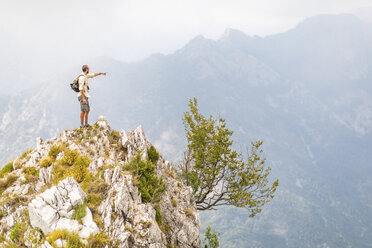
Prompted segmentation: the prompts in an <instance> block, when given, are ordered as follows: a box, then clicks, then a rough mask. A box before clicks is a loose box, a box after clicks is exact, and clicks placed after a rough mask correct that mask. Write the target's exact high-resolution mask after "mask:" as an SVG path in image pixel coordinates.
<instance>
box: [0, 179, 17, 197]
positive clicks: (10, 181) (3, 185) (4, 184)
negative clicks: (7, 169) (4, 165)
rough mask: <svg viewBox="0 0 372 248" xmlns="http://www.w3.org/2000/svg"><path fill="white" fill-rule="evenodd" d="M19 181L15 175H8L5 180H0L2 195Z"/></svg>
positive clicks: (0, 192)
mask: <svg viewBox="0 0 372 248" xmlns="http://www.w3.org/2000/svg"><path fill="white" fill-rule="evenodd" d="M17 179H18V177H17V176H15V175H8V176H7V177H6V178H5V179H0V194H2V193H3V192H4V190H6V189H7V188H8V187H10V186H11V185H12V184H13V183H14V182H15V181H16V180H17Z"/></svg>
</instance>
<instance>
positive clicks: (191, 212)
mask: <svg viewBox="0 0 372 248" xmlns="http://www.w3.org/2000/svg"><path fill="white" fill-rule="evenodd" d="M183 211H185V215H186V216H187V217H194V211H192V209H189V208H186V209H184V210H183Z"/></svg>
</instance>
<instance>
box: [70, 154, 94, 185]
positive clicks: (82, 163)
mask: <svg viewBox="0 0 372 248" xmlns="http://www.w3.org/2000/svg"><path fill="white" fill-rule="evenodd" d="M90 162H91V160H90V159H89V158H88V157H86V156H77V157H76V159H75V161H74V163H73V165H72V176H73V177H74V178H75V179H76V181H78V182H79V183H81V182H82V181H83V180H84V178H85V177H86V176H88V175H90V173H89V170H88V167H89V164H90Z"/></svg>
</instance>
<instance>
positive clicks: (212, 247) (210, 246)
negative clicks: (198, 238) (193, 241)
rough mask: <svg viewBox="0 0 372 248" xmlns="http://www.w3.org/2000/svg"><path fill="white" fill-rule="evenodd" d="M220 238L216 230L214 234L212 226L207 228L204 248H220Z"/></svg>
mask: <svg viewBox="0 0 372 248" xmlns="http://www.w3.org/2000/svg"><path fill="white" fill-rule="evenodd" d="M219 236H220V234H219V233H217V232H216V231H215V230H213V232H212V228H211V226H208V227H207V231H206V232H205V234H204V240H203V243H204V245H205V246H204V247H205V248H218V247H220V243H219V241H218V237H219Z"/></svg>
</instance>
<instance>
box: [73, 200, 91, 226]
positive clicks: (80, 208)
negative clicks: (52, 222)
mask: <svg viewBox="0 0 372 248" xmlns="http://www.w3.org/2000/svg"><path fill="white" fill-rule="evenodd" d="M85 215H87V205H86V203H83V204H81V205H76V206H75V207H74V212H73V213H72V219H74V220H78V221H79V222H80V223H81V222H82V219H83V218H84V217H85Z"/></svg>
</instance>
